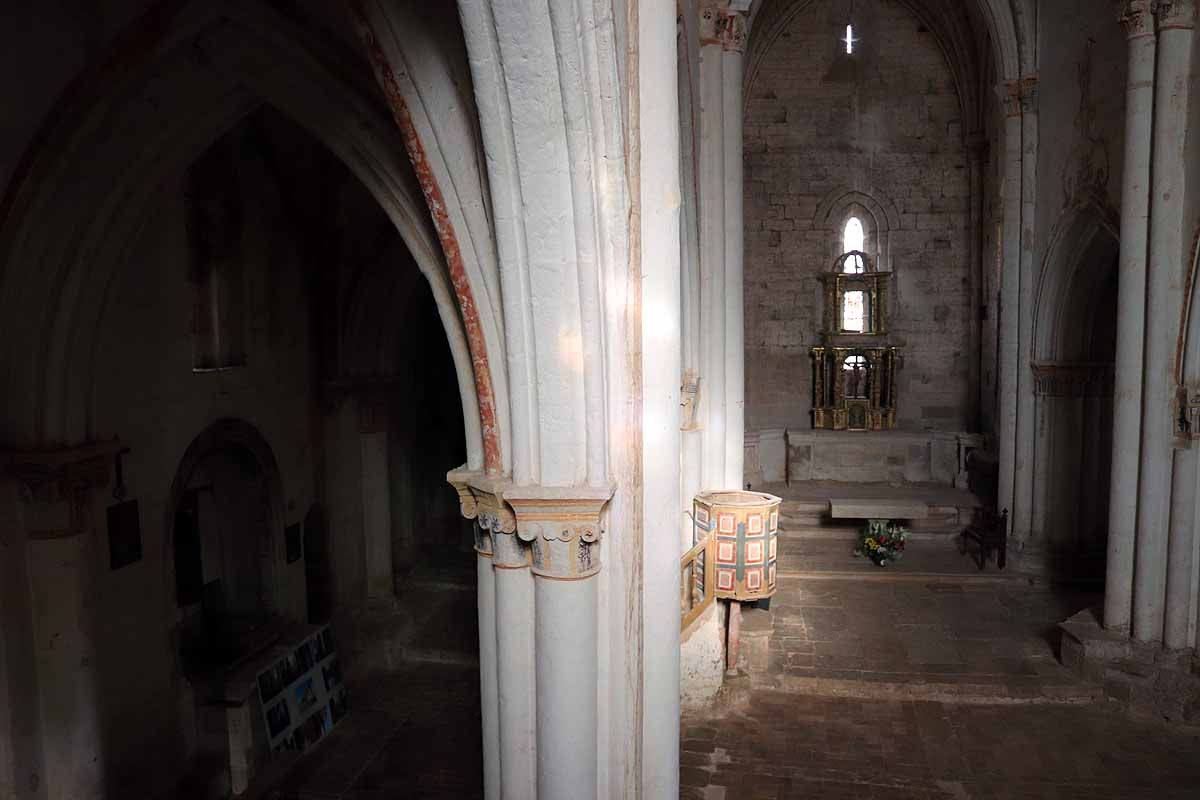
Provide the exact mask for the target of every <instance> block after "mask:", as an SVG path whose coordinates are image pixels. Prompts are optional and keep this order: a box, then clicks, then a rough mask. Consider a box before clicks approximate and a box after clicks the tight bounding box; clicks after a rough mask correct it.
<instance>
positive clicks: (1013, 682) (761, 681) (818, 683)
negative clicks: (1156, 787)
mask: <svg viewBox="0 0 1200 800" xmlns="http://www.w3.org/2000/svg"><path fill="white" fill-rule="evenodd" d="M748 677H749V680H746V681H745V683H746V684H747V688H754V689H775V690H779V691H785V692H789V693H791V694H800V695H813V696H819V697H849V698H855V699H859V700H880V701H889V700H891V701H896V700H908V701H925V702H935V703H960V704H965V705H1092V704H1096V703H1103V702H1105V697H1104V692H1103V691H1102V690H1101V689H1100V688H1099V687H1097V686H1094V685H1091V684H1087V683H1083V682H1077V683H1070V682H1057V681H1046V680H1043V679H1040V678H1000V677H997V678H994V679H989V678H986V677H981V676H977V675H962V676H944V677H942V678H939V679H932V680H931V679H930V678H929V677H928V676H923V675H915V674H914V675H907V674H900V673H897V674H892V675H889V674H886V673H880V674H877V675H865V674H862V675H859V676H852V673H845V674H843V675H841V676H830V675H821V676H800V675H780V674H757V673H750V674H749V676H748ZM736 692H737V688H736V687H734V688H733V691H732V692H731V694H734V695H736ZM730 699H731V700H735V698H733V697H731V698H730ZM1114 705H1115V704H1114Z"/></svg>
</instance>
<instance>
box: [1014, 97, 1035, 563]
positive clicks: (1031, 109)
mask: <svg viewBox="0 0 1200 800" xmlns="http://www.w3.org/2000/svg"><path fill="white" fill-rule="evenodd" d="M1036 98H1037V90H1036V82H1032V81H1029V80H1022V81H1021V105H1022V110H1021V225H1020V231H1021V237H1020V264H1021V279H1020V290H1019V300H1018V302H1019V307H1018V308H1017V309H1014V311H1016V312H1017V313H1016V316H1017V319H1018V324H1019V325H1020V335H1019V343H1018V355H1017V442H1016V453H1015V460H1014V465H1013V471H1014V482H1015V484H1014V489H1013V506H1012V507H1013V510H1012V515H1011V516H1010V517H1009V519H1010V520H1011V526H1012V527H1011V531H1012V532H1013V534H1014V535H1015V536H1016V538H1017V541H1018V543H1020V542H1024V543H1025V546H1026V547H1031V548H1034V549H1037V548H1040V547H1043V546H1044V542H1041V541H1035V540H1034V534H1035V533H1037V534H1041V533H1043V532H1042V531H1036V532H1035V531H1034V530H1033V458H1034V446H1035V445H1034V436H1035V428H1036V424H1035V422H1036V418H1035V416H1034V394H1033V388H1034V387H1033V367H1032V366H1031V365H1032V362H1033V325H1034V318H1033V312H1034V287H1035V284H1036V281H1035V279H1034V269H1035V265H1034V252H1033V247H1034V241H1035V235H1034V234H1035V231H1034V223H1035V220H1036V219H1037V215H1036V213H1035V209H1036V206H1037V150H1038V114H1037V101H1036ZM1019 546H1020V544H1018V547H1019Z"/></svg>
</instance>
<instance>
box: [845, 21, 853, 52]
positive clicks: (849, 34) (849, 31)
mask: <svg viewBox="0 0 1200 800" xmlns="http://www.w3.org/2000/svg"><path fill="white" fill-rule="evenodd" d="M854 41H855V40H854V26H853V25H851V24H849V23H847V25H846V55H848V56H852V55H854Z"/></svg>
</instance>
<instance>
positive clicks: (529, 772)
mask: <svg viewBox="0 0 1200 800" xmlns="http://www.w3.org/2000/svg"><path fill="white" fill-rule="evenodd" d="M495 546H496V559H495V560H496V567H495V576H494V580H495V582H496V673H497V685H496V688H497V695H498V706H499V710H500V720H499V725H498V727H499V729H500V781H501V786H500V796H501V797H502V798H504V800H536V798H537V796H538V784H537V762H538V753H537V744H536V742H537V738H536V731H537V726H536V722H537V721H536V718H535V713H536V712H535V709H536V706H535V702H536V701H535V697H536V694H535V691H534V686H535V676H536V671H537V670H536V667H535V659H534V631H533V628H534V625H533V616H534V614H533V608H534V606H533V575H532V573H531V572H530V569H529V567H528V566H527V565H522V566H517V565H519V564H520V563H521V560H522V559H523V558H524V555H523V552H522V549H521V545H520V544H519V542H518V541H517V537H516V536H515V535H511V534H500V535H497V536H496V537H495ZM551 796H552V795H546V797H551Z"/></svg>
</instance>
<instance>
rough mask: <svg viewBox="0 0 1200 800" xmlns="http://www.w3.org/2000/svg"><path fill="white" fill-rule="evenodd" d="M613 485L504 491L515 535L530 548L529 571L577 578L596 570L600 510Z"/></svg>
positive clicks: (523, 487) (544, 575) (557, 576)
mask: <svg viewBox="0 0 1200 800" xmlns="http://www.w3.org/2000/svg"><path fill="white" fill-rule="evenodd" d="M613 490H614V489H613V487H611V486H603V487H588V486H570V487H547V486H516V487H512V488H509V489H505V491H504V495H503V496H504V500H505V501H506V502H507V503H508V504H509V505H510V506H512V509H513V512H514V513H515V514H516V519H517V536H518V537H519V538H520V539H521V541H523V542H527V543H528V544H529V547H530V555H531V558H532V561H533V573H534V574H535V575H541V576H543V577H547V578H556V579H558V580H580V579H583V578H588V577H591V576H592V575H595V574H596V573H597V572H599V571H600V537H601V535H602V534H603V533H604V529H603V522H602V516H601V515H602V512H603V510H604V506H605V505H606V504H607V503H608V501H609V499H610V498H611V497H612V496H613Z"/></svg>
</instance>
